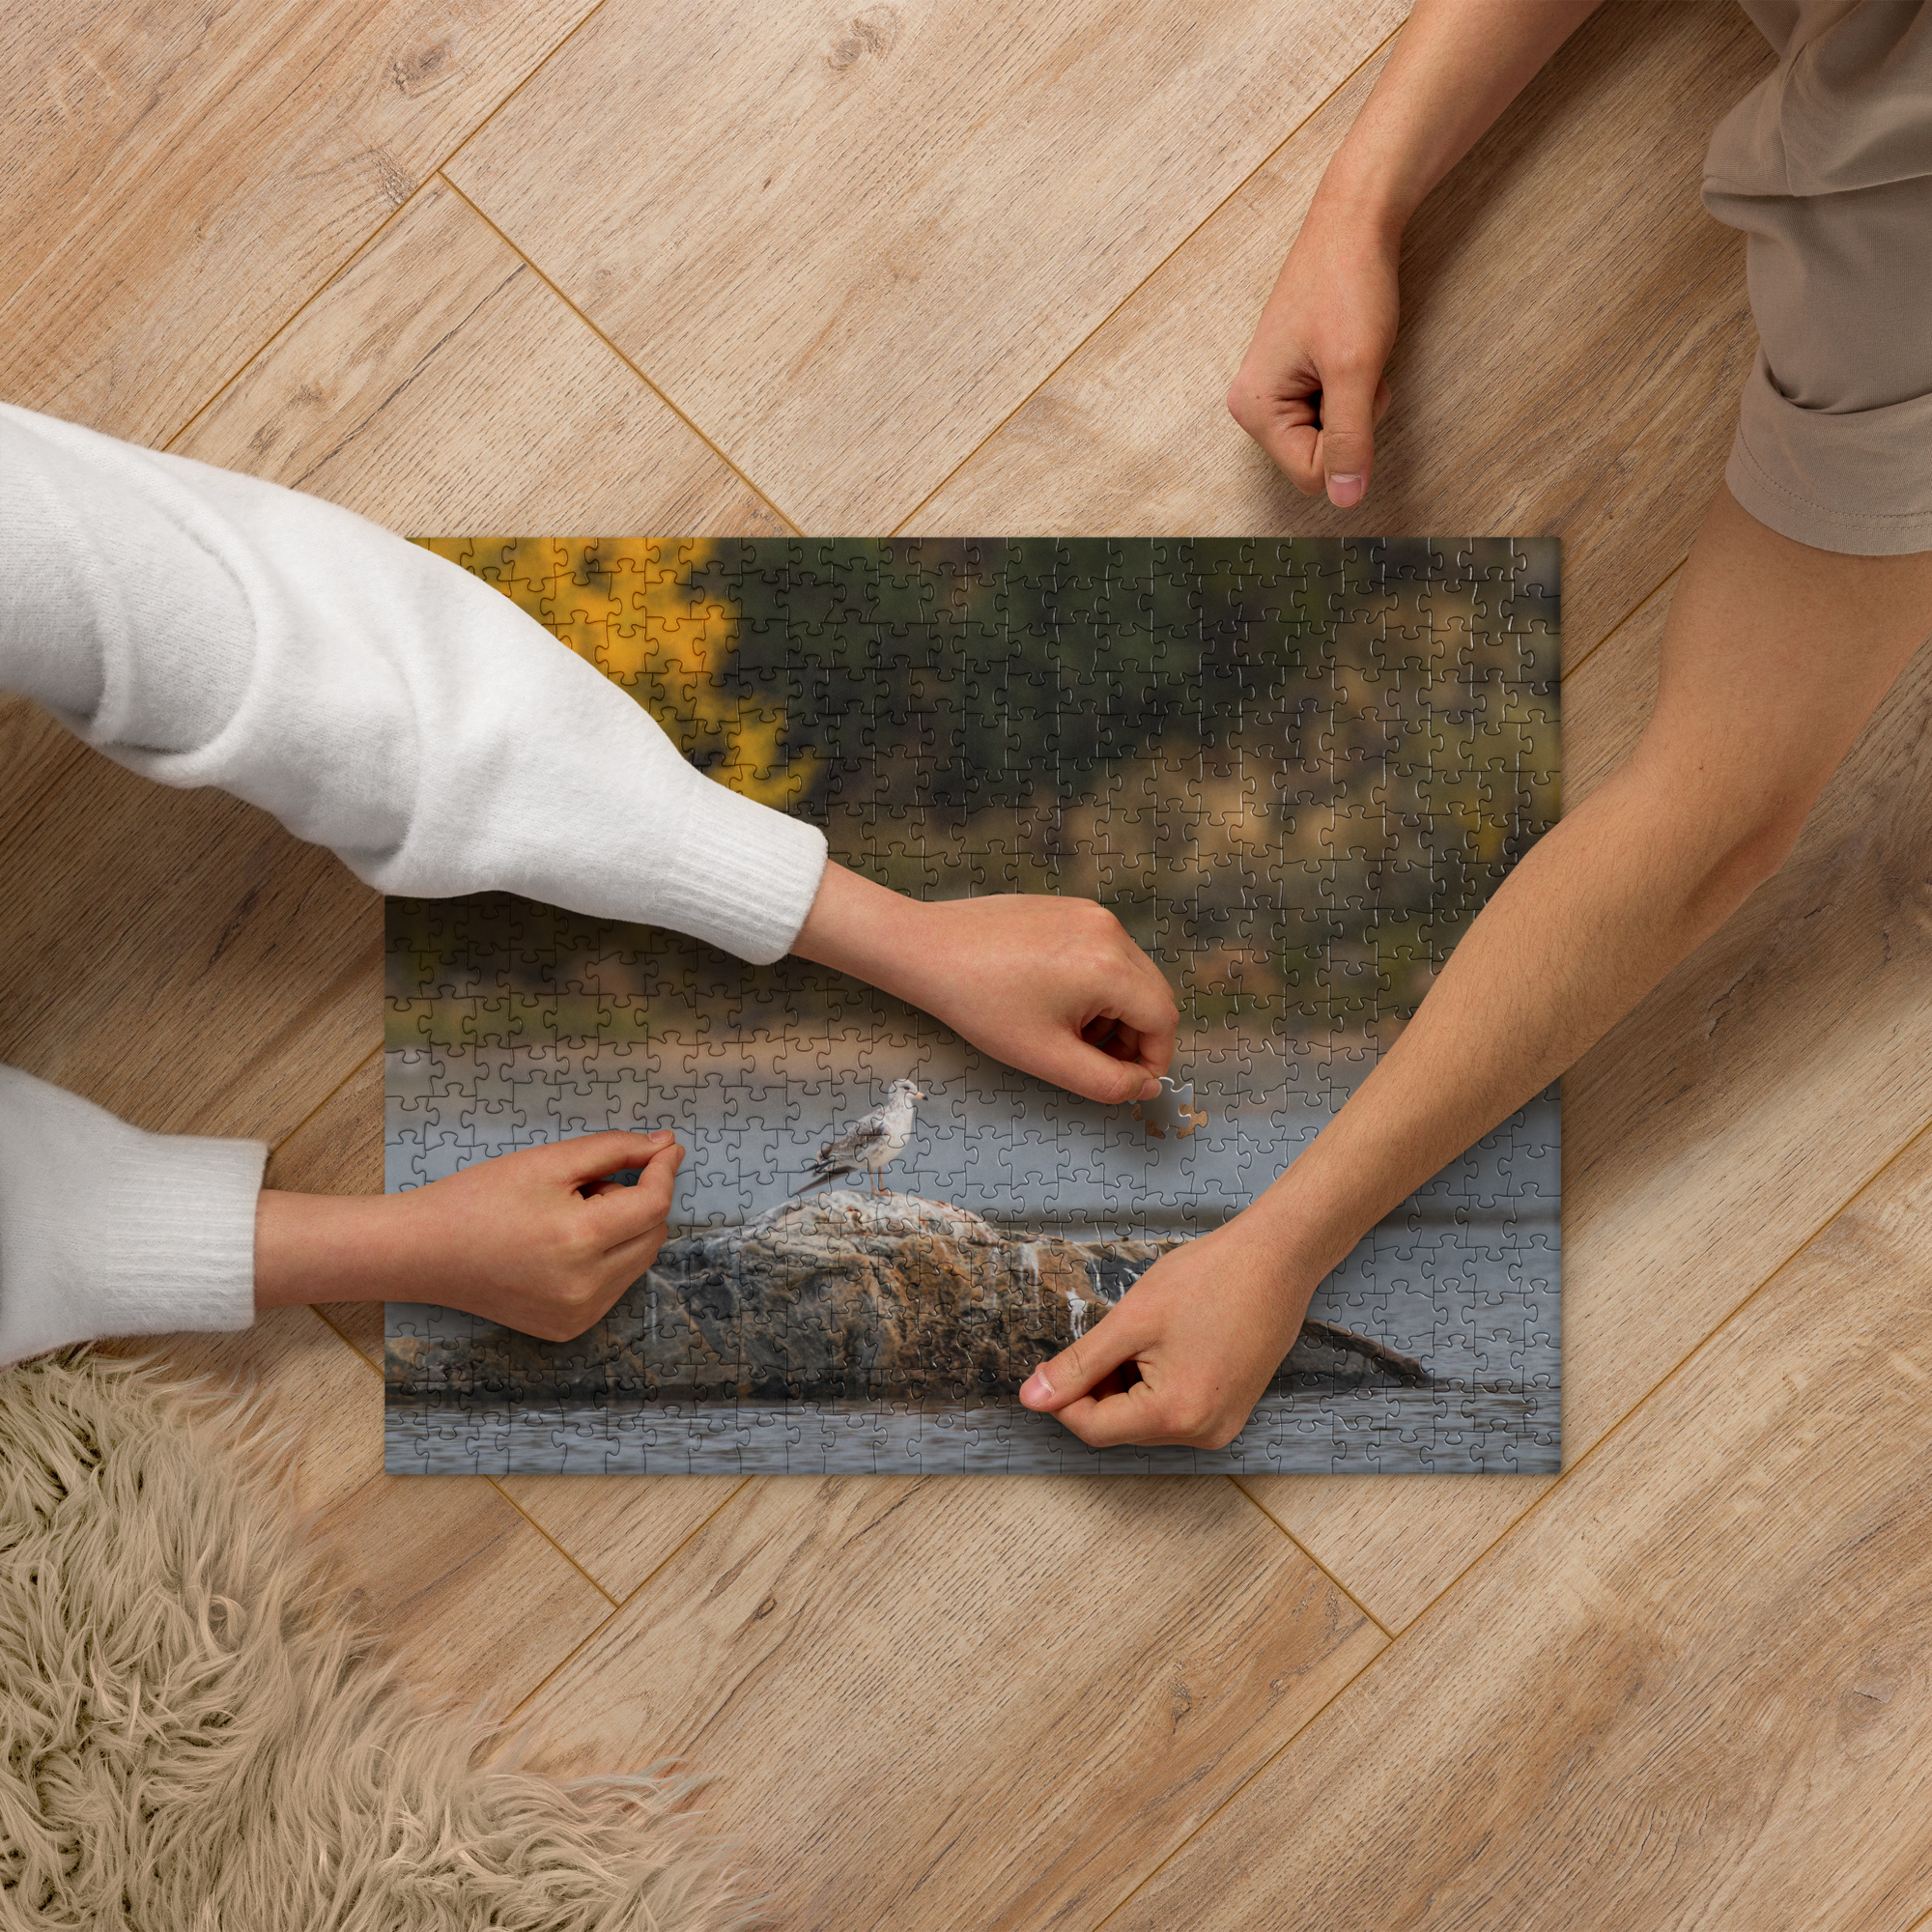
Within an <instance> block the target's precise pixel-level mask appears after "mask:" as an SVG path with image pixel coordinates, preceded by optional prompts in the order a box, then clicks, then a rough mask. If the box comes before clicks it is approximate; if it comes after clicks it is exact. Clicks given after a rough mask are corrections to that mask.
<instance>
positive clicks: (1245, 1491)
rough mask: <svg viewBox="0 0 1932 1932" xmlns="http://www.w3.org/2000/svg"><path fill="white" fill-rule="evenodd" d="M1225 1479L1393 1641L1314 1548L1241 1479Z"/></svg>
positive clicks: (1388, 1632)
mask: <svg viewBox="0 0 1932 1932" xmlns="http://www.w3.org/2000/svg"><path fill="white" fill-rule="evenodd" d="M1227 1480H1228V1481H1229V1482H1231V1483H1233V1484H1234V1486H1235V1487H1236V1489H1237V1490H1239V1491H1240V1492H1241V1493H1242V1495H1244V1496H1246V1497H1247V1499H1248V1501H1249V1502H1251V1503H1252V1504H1253V1505H1254V1506H1255V1508H1256V1509H1258V1510H1260V1511H1261V1513H1262V1515H1263V1516H1264V1517H1265V1518H1266V1519H1267V1520H1268V1521H1269V1522H1271V1523H1273V1524H1274V1526H1275V1528H1277V1529H1278V1530H1280V1531H1281V1533H1282V1535H1284V1536H1285V1537H1287V1538H1288V1540H1289V1542H1290V1543H1292V1544H1293V1546H1294V1547H1295V1548H1296V1549H1298V1550H1299V1551H1300V1552H1301V1554H1302V1555H1303V1556H1305V1557H1306V1558H1307V1559H1308V1561H1309V1562H1311V1563H1312V1564H1314V1566H1315V1567H1316V1569H1318V1570H1319V1571H1321V1574H1322V1576H1324V1577H1327V1579H1328V1580H1329V1582H1331V1583H1332V1584H1333V1585H1334V1586H1335V1588H1336V1589H1338V1590H1339V1591H1341V1593H1342V1594H1343V1596H1345V1597H1346V1598H1348V1600H1349V1601H1350V1603H1351V1604H1353V1605H1354V1606H1355V1607H1356V1609H1358V1610H1360V1611H1361V1613H1362V1615H1363V1616H1365V1617H1366V1618H1367V1619H1368V1620H1369V1622H1370V1623H1372V1624H1373V1625H1374V1626H1375V1627H1376V1629H1377V1630H1378V1631H1380V1632H1381V1634H1383V1635H1384V1636H1385V1637H1387V1638H1388V1640H1389V1641H1390V1642H1391V1643H1393V1642H1394V1641H1395V1635H1396V1634H1395V1632H1394V1631H1392V1630H1390V1629H1389V1627H1388V1625H1387V1624H1385V1623H1383V1622H1382V1620H1381V1618H1379V1617H1378V1616H1377V1615H1376V1613H1375V1611H1373V1610H1372V1609H1370V1608H1369V1606H1368V1605H1366V1604H1365V1603H1363V1602H1362V1600H1361V1598H1359V1597H1358V1596H1356V1595H1355V1593H1354V1591H1352V1590H1351V1589H1350V1587H1349V1586H1348V1584H1346V1583H1345V1582H1343V1580H1342V1579H1341V1577H1338V1576H1336V1574H1335V1573H1334V1571H1332V1570H1331V1569H1329V1567H1328V1566H1327V1564H1325V1563H1324V1562H1322V1560H1321V1557H1319V1556H1318V1555H1316V1553H1315V1552H1314V1550H1312V1549H1311V1548H1309V1547H1308V1546H1307V1544H1305V1543H1303V1542H1302V1540H1301V1539H1300V1537H1298V1536H1296V1535H1295V1533H1294V1532H1293V1530H1292V1529H1290V1528H1289V1526H1288V1525H1287V1523H1285V1522H1283V1521H1282V1520H1281V1519H1280V1517H1278V1516H1276V1515H1275V1513H1274V1512H1273V1511H1272V1510H1271V1509H1269V1508H1268V1506H1267V1505H1266V1504H1265V1503H1264V1502H1263V1501H1262V1499H1261V1498H1260V1497H1259V1496H1258V1495H1256V1494H1255V1493H1254V1492H1253V1491H1252V1490H1250V1489H1249V1488H1248V1486H1247V1485H1246V1484H1245V1483H1244V1482H1242V1481H1241V1479H1240V1477H1238V1476H1230V1477H1229V1478H1228V1479H1227Z"/></svg>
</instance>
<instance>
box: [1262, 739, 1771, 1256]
mask: <svg viewBox="0 0 1932 1932" xmlns="http://www.w3.org/2000/svg"><path fill="white" fill-rule="evenodd" d="M1772 857H1775V848H1770V849H1769V850H1768V849H1767V848H1766V847H1764V846H1763V845H1761V844H1760V843H1759V842H1758V840H1757V839H1756V838H1755V837H1754V836H1753V834H1752V831H1751V829H1750V827H1749V826H1748V825H1747V824H1744V823H1741V822H1740V821H1739V819H1738V817H1737V816H1736V814H1735V813H1727V812H1725V811H1724V810H1723V809H1722V804H1721V802H1720V801H1713V800H1709V799H1704V798H1701V797H1699V796H1697V788H1696V787H1695V786H1694V785H1692V786H1690V787H1682V786H1677V785H1672V784H1659V783H1656V782H1654V781H1653V779H1652V776H1651V775H1649V774H1646V773H1645V772H1643V771H1642V770H1641V769H1633V768H1631V767H1626V768H1625V770H1624V771H1623V772H1620V773H1619V774H1618V775H1617V776H1616V777H1615V778H1613V779H1611V780H1610V781H1608V782H1606V783H1605V785H1604V786H1603V788H1602V789H1601V790H1600V791H1598V792H1597V793H1596V794H1595V795H1594V796H1592V797H1591V798H1590V799H1589V800H1588V801H1587V802H1586V803H1585V804H1584V805H1583V806H1582V807H1580V808H1579V809H1578V810H1577V811H1576V812H1575V813H1573V814H1572V815H1571V816H1570V817H1568V818H1566V819H1565V820H1564V821H1563V822H1562V823H1561V824H1559V825H1557V826H1556V827H1554V828H1552V830H1551V831H1550V832H1549V833H1548V835H1547V836H1546V837H1545V838H1543V839H1542V840H1541V841H1540V842H1539V843H1538V844H1537V845H1536V846H1535V847H1533V848H1532V850H1531V851H1530V852H1529V853H1528V854H1527V855H1526V856H1525V857H1524V859H1523V860H1522V862H1521V863H1520V865H1519V866H1518V867H1516V869H1515V870H1514V871H1513V872H1512V873H1511V874H1510V875H1509V877H1508V878H1507V879H1505V880H1504V882H1503V883H1502V885H1501V886H1500V887H1499V888H1498V889H1497V891H1496V893H1495V895H1494V896H1493V898H1492V899H1491V901H1490V903H1489V904H1488V905H1487V906H1486V907H1485V908H1484V910H1483V911H1482V913H1481V914H1480V915H1479V916H1478V917H1477V919H1476V920H1475V921H1474V923H1472V924H1471V926H1470V928H1469V930H1468V931H1467V932H1466V933H1465V934H1464V935H1463V939H1462V940H1461V941H1460V943H1459V944H1458V945H1457V947H1456V950H1455V951H1454V952H1452V953H1451V955H1450V957H1449V960H1448V962H1447V963H1446V965H1445V966H1444V967H1443V969H1442V972H1441V974H1440V975H1439V977H1438V979H1437V980H1436V983H1435V986H1434V987H1433V988H1432V990H1431V991H1430V993H1429V996H1428V997H1427V999H1425V1000H1424V1001H1423V1003H1422V1006H1421V1008H1420V1009H1419V1010H1418V1011H1417V1013H1416V1015H1415V1017H1414V1019H1413V1020H1412V1021H1411V1022H1410V1023H1409V1025H1408V1026H1407V1027H1406V1029H1405V1030H1404V1032H1403V1034H1402V1035H1401V1037H1399V1038H1398V1039H1397V1040H1396V1042H1395V1044H1394V1046H1393V1047H1391V1048H1390V1050H1389V1051H1388V1053H1387V1054H1386V1055H1385V1057H1384V1058H1383V1059H1382V1061H1381V1063H1380V1064H1379V1065H1378V1066H1377V1067H1376V1068H1375V1069H1374V1071H1373V1072H1372V1073H1371V1074H1370V1075H1369V1077H1368V1079H1366V1080H1365V1081H1364V1082H1363V1083H1362V1085H1361V1087H1360V1088H1359V1089H1357V1090H1356V1092H1355V1094H1354V1095H1353V1096H1352V1097H1351V1098H1350V1100H1349V1102H1348V1104H1347V1105H1346V1106H1345V1107H1344V1108H1343V1109H1342V1111H1341V1113H1340V1114H1339V1115H1337V1117H1336V1119H1335V1120H1334V1121H1333V1122H1331V1123H1330V1124H1329V1126H1328V1127H1327V1128H1326V1129H1325V1130H1324V1131H1323V1132H1322V1133H1321V1135H1320V1136H1319V1137H1318V1138H1317V1140H1316V1141H1315V1143H1314V1144H1313V1145H1312V1146H1311V1147H1310V1148H1309V1149H1308V1150H1307V1151H1306V1152H1304V1153H1303V1154H1302V1156H1301V1157H1300V1158H1299V1159H1298V1160H1296V1161H1295V1162H1294V1163H1293V1166H1291V1167H1290V1168H1289V1169H1288V1170H1287V1172H1286V1173H1284V1174H1283V1175H1282V1177H1281V1178H1280V1179H1278V1180H1277V1181H1275V1183H1274V1184H1273V1186H1271V1187H1270V1188H1269V1189H1268V1190H1267V1191H1266V1192H1265V1193H1264V1195H1263V1196H1262V1197H1261V1198H1260V1200H1259V1201H1257V1202H1256V1204H1255V1206H1254V1207H1253V1208H1251V1209H1250V1210H1249V1212H1248V1214H1246V1215H1244V1216H1243V1217H1242V1219H1243V1221H1244V1222H1250V1223H1251V1225H1250V1227H1249V1230H1248V1232H1249V1234H1250V1235H1251V1236H1253V1237H1254V1238H1256V1239H1258V1240H1261V1241H1264V1242H1266V1243H1267V1244H1268V1245H1269V1246H1270V1247H1272V1248H1274V1249H1275V1250H1276V1253H1277V1256H1278V1259H1279V1263H1280V1267H1281V1272H1282V1276H1283V1279H1284V1281H1285V1282H1288V1283H1291V1284H1293V1285H1296V1286H1300V1285H1306V1286H1308V1287H1312V1286H1313V1284H1314V1283H1316V1282H1318V1281H1320V1280H1321V1278H1322V1277H1323V1276H1324V1275H1326V1274H1327V1273H1328V1272H1329V1271H1330V1270H1331V1269H1333V1268H1334V1267H1336V1266H1337V1265H1338V1264H1340V1263H1341V1262H1342V1260H1343V1259H1344V1258H1345V1257H1346V1256H1347V1255H1348V1253H1349V1251H1350V1249H1351V1248H1352V1247H1353V1246H1354V1245H1355V1243H1356V1241H1358V1240H1359V1239H1360V1238H1361V1236H1362V1235H1363V1233H1364V1232H1365V1231H1366V1230H1367V1229H1369V1228H1371V1227H1373V1226H1374V1225H1375V1224H1376V1223H1377V1222H1378V1221H1379V1220H1380V1219H1381V1218H1382V1217H1383V1216H1384V1215H1386V1214H1387V1213H1389V1212H1390V1211H1391V1210H1393V1209H1394V1208H1396V1207H1397V1206H1398V1204H1399V1203H1401V1202H1402V1201H1403V1200H1405V1199H1406V1197H1407V1196H1408V1195H1410V1194H1412V1193H1413V1192H1414V1191H1415V1190H1416V1189H1417V1188H1418V1187H1420V1186H1422V1185H1423V1184H1424V1183H1425V1182H1426V1181H1428V1180H1429V1179H1430V1178H1431V1177H1432V1176H1434V1175H1435V1174H1437V1173H1439V1172H1440V1171H1441V1169H1442V1168H1443V1167H1445V1166H1446V1165H1447V1164H1448V1163H1449V1162H1450V1161H1452V1160H1454V1159H1455V1158H1456V1156H1457V1155H1459V1154H1460V1153H1462V1152H1463V1150H1464V1149H1465V1148H1468V1147H1471V1146H1473V1145H1474V1144H1475V1142H1476V1141H1478V1140H1480V1139H1481V1138H1482V1136H1483V1135H1484V1134H1486V1133H1487V1132H1489V1131H1490V1129H1491V1128H1492V1127H1493V1126H1494V1125H1495V1124H1496V1123H1497V1122H1499V1121H1502V1120H1505V1119H1507V1118H1508V1117H1509V1115H1510V1114H1512V1113H1514V1112H1515V1111H1516V1109H1517V1108H1519V1107H1520V1106H1521V1105H1522V1104H1523V1103H1524V1102H1525V1101H1527V1100H1528V1099H1529V1098H1530V1097H1531V1096H1532V1095H1533V1094H1537V1093H1539V1092H1541V1091H1542V1090H1543V1089H1544V1088H1545V1087H1547V1086H1548V1084H1549V1083H1550V1081H1552V1080H1554V1079H1555V1078H1556V1077H1557V1076H1558V1075H1559V1074H1560V1073H1562V1072H1563V1070H1564V1069H1565V1068H1566V1067H1568V1066H1570V1065H1573V1064H1574V1063H1575V1062H1576V1061H1577V1059H1578V1058H1580V1056H1581V1055H1582V1054H1584V1053H1585V1052H1587V1051H1588V1050H1589V1048H1590V1047H1591V1046H1592V1045H1593V1044H1595V1042H1596V1041H1597V1040H1598V1039H1599V1038H1601V1037H1602V1036H1603V1035H1604V1034H1605V1033H1607V1032H1608V1031H1609V1030H1610V1028H1611V1027H1613V1026H1614V1025H1615V1024H1616V1023H1617V1021H1618V1020H1620V1019H1621V1018H1622V1017H1623V1016H1624V1015H1625V1014H1626V1013H1628V1012H1629V1011H1630V1010H1631V1009H1633V1008H1634V1006H1635V1005H1636V1004H1637V1002H1638V1001H1639V1000H1641V999H1642V998H1643V997H1644V995H1645V994H1647V993H1648V992H1649V991H1650V990H1651V988H1652V987H1654V986H1655V985H1657V984H1658V983H1659V981H1661V980H1662V979H1663V978H1664V976H1665V975H1666V974H1668V973H1669V972H1670V971H1671V969H1672V968H1673V967H1675V966H1676V965H1677V963H1678V962H1679V961H1680V960H1682V959H1683V958H1685V957H1686V956H1687V955H1688V954H1690V952H1693V951H1694V950H1695V949H1696V948H1697V947H1698V946H1700V945H1701V944H1702V943H1703V942H1704V940H1706V939H1707V938H1709V937H1710V935H1711V934H1712V933H1714V932H1715V931H1716V930H1717V929H1718V928H1719V926H1720V925H1721V924H1722V923H1724V921H1725V920H1726V919H1727V918H1728V917H1729V916H1730V914H1731V913H1732V912H1733V911H1734V910H1735V909H1736V908H1737V906H1738V905H1739V904H1741V903H1742V902H1743V900H1744V898H1745V897H1746V896H1747V894H1748V893H1749V892H1750V891H1751V890H1752V889H1753V887H1755V886H1756V885H1757V884H1758V882H1759V881H1760V880H1761V878H1762V877H1763V876H1764V872H1765V869H1766V867H1767V864H1768V863H1769V861H1770V859H1771V858H1772Z"/></svg>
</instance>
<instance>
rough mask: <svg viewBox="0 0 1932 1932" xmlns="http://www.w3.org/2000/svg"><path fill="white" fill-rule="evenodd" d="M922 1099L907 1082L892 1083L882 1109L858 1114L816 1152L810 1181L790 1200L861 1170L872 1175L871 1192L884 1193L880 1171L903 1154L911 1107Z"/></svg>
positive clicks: (909, 1133) (911, 1122)
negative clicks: (848, 1124)
mask: <svg viewBox="0 0 1932 1932" xmlns="http://www.w3.org/2000/svg"><path fill="white" fill-rule="evenodd" d="M924 1098H925V1095H924V1094H923V1093H922V1092H921V1091H920V1089H919V1088H917V1087H916V1086H914V1085H913V1083H912V1082H911V1081H910V1080H895V1081H894V1082H893V1084H892V1085H891V1086H890V1087H889V1088H887V1089H886V1104H885V1105H884V1106H883V1107H874V1108H873V1109H872V1111H871V1112H870V1113H869V1114H861V1115H860V1116H859V1118H858V1119H857V1120H856V1121H854V1122H852V1124H851V1125H850V1126H849V1127H847V1128H846V1129H845V1131H844V1132H843V1133H842V1134H840V1135H838V1137H837V1138H836V1139H834V1140H829V1141H827V1142H826V1143H825V1145H824V1146H823V1147H822V1148H820V1149H819V1150H818V1158H817V1159H816V1160H815V1161H813V1162H812V1163H811V1179H810V1180H808V1181H807V1182H806V1183H805V1185H804V1186H803V1187H795V1188H793V1189H792V1198H793V1199H794V1200H796V1199H797V1198H798V1196H799V1195H801V1194H805V1193H809V1192H810V1190H811V1189H812V1188H814V1187H823V1186H824V1185H825V1183H826V1182H827V1181H828V1180H841V1179H844V1178H845V1177H846V1176H847V1175H852V1174H857V1173H858V1172H859V1171H860V1170H861V1169H862V1168H863V1169H868V1170H869V1171H870V1173H871V1176H872V1192H873V1193H874V1194H881V1193H883V1192H884V1191H885V1188H884V1185H883V1183H882V1182H881V1181H880V1179H879V1170H880V1169H881V1168H882V1167H884V1166H885V1164H886V1163H887V1161H889V1160H895V1159H896V1158H897V1157H898V1156H899V1155H900V1154H902V1153H903V1152H904V1151H905V1150H906V1143H907V1142H908V1141H909V1140H911V1139H912V1130H913V1126H914V1123H915V1116H914V1113H913V1104H912V1103H913V1102H914V1101H915V1100H923V1099H924Z"/></svg>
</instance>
